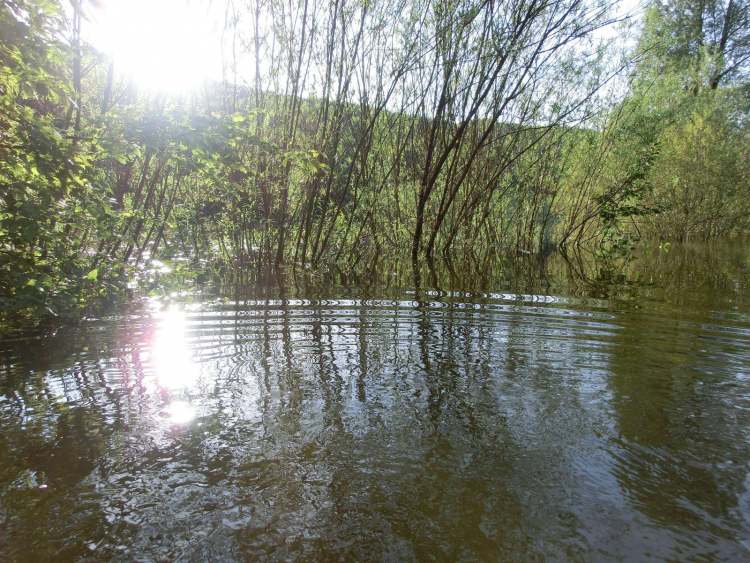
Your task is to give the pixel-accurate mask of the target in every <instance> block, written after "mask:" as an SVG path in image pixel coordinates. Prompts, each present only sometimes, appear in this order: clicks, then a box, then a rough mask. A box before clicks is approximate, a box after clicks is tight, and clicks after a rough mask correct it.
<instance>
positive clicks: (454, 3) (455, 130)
mask: <svg viewBox="0 0 750 563" xmlns="http://www.w3.org/2000/svg"><path fill="white" fill-rule="evenodd" d="M616 5H617V3H615V2H605V1H599V0H593V1H584V0H513V1H507V2H493V1H486V2H476V1H464V0H367V1H364V2H363V1H362V0H336V1H334V2H330V3H320V4H315V3H312V2H310V1H309V0H299V1H295V2H287V3H284V2H279V1H276V0H248V1H246V2H242V3H240V4H237V3H231V2H227V3H226V5H225V6H224V10H225V11H226V18H225V29H224V30H223V37H224V38H225V39H224V41H227V42H228V45H232V46H233V49H232V50H230V51H231V53H232V54H231V56H229V57H228V60H227V61H226V64H225V68H226V69H227V72H226V76H225V79H224V80H223V81H221V82H214V83H210V84H206V85H205V86H204V87H203V88H202V89H200V90H196V91H195V92H192V93H190V94H187V93H186V94H184V95H181V96H172V97H169V96H163V95H147V94H144V93H142V92H139V91H138V89H137V88H136V86H135V85H134V84H133V83H131V82H129V81H128V80H126V79H124V78H122V77H120V76H119V75H118V73H117V69H116V68H115V67H114V65H113V62H112V60H110V59H108V58H107V57H105V56H103V55H102V54H101V53H99V52H97V51H96V50H95V49H94V48H93V47H92V46H90V45H88V44H87V43H86V42H85V41H84V34H83V33H82V29H83V28H84V27H85V26H86V25H87V23H88V19H87V13H88V11H89V10H91V9H93V7H92V6H93V5H92V4H90V3H89V2H86V1H84V0H72V1H71V2H63V1H61V0H0V31H1V34H0V36H1V38H2V40H1V41H0V332H2V330H3V329H5V328H7V327H10V326H14V327H16V326H24V327H28V328H33V327H34V326H37V325H38V324H39V323H42V322H44V321H46V320H49V319H50V318H54V319H58V320H74V319H77V318H80V317H81V316H82V315H84V314H87V313H88V312H90V311H93V310H95V309H96V308H97V307H101V306H103V305H106V304H107V303H110V304H111V303H114V302H118V301H122V300H124V299H127V296H128V295H129V293H130V292H131V291H132V290H133V288H134V287H135V286H136V285H137V284H138V283H139V280H140V279H142V278H144V277H146V274H144V272H154V271H158V269H159V267H160V266H159V264H161V263H162V262H164V263H169V264H171V265H172V267H173V268H174V267H175V265H177V267H179V268H181V269H183V270H184V271H185V272H190V275H191V276H192V277H196V276H198V277H200V276H206V275H208V274H207V272H248V276H249V277H248V278H247V279H248V280H249V279H251V278H252V277H253V276H255V277H257V276H260V275H261V274H262V275H267V274H268V273H271V274H272V275H280V274H281V273H283V272H287V271H291V272H313V273H314V272H321V271H328V270H337V271H339V272H344V273H346V275H347V276H348V277H350V278H351V279H357V278H358V277H360V278H361V277H362V276H367V275H369V272H372V271H374V270H376V269H377V268H380V267H382V266H383V265H386V266H385V269H387V265H388V264H393V263H396V262H397V261H399V259H402V261H405V262H407V263H409V264H410V266H411V267H412V268H413V269H414V271H415V272H419V271H420V269H422V268H423V267H424V268H427V267H429V268H432V265H433V263H435V262H442V261H446V260H447V261H449V262H452V263H454V264H460V263H461V261H462V260H465V259H467V257H469V258H470V259H471V261H472V262H473V263H474V264H480V265H481V264H485V265H486V264H489V262H490V261H491V260H493V259H494V258H497V257H508V256H514V255H521V256H526V255H533V256H537V255H538V256H543V255H547V254H549V253H551V252H555V251H557V250H560V249H562V250H563V251H565V252H568V253H574V252H575V249H577V248H585V249H586V252H588V253H590V254H591V255H592V256H597V257H600V258H601V259H602V260H616V259H620V258H622V259H626V257H627V256H628V255H629V254H630V253H631V252H632V250H633V248H634V247H635V245H636V244H638V242H639V241H652V242H653V241H656V242H657V243H658V242H659V241H663V242H664V244H670V243H671V242H696V241H710V240H714V239H718V238H726V237H734V236H742V235H743V234H745V233H747V231H748V229H750V127H749V126H748V124H749V121H748V117H749V116H750V82H749V81H748V77H749V74H748V72H749V71H750V1H748V0H729V1H721V0H701V1H700V2H699V1H697V0H664V1H655V2H649V3H647V5H646V6H645V12H644V14H643V17H642V19H641V20H640V21H639V22H638V24H637V29H636V30H633V29H632V28H633V25H634V24H633V22H630V21H629V20H628V18H620V17H618V16H617V15H616V13H615V12H616ZM618 19H619V20H623V21H618ZM605 29H608V30H614V31H615V36H614V38H613V36H612V35H611V34H604V33H602V30H605ZM633 31H635V32H637V37H638V39H637V41H636V42H635V43H634V44H630V43H628V41H626V39H625V37H626V34H627V33H630V32H633ZM134 40H136V39H135V38H134ZM155 56H158V53H155ZM243 69H251V71H250V72H249V73H246V74H247V76H245V77H244V78H243V77H241V74H242V73H241V72H240V71H241V70H243Z"/></svg>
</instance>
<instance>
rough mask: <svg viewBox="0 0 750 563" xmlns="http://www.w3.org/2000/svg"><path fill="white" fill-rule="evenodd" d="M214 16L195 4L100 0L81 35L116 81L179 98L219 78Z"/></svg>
mask: <svg viewBox="0 0 750 563" xmlns="http://www.w3.org/2000/svg"><path fill="white" fill-rule="evenodd" d="M214 15H215V14H214V13H213V10H212V8H211V4H210V3H209V2H204V1H198V0H193V1H189V0H103V1H101V2H97V3H96V5H95V7H94V8H93V9H92V10H91V12H90V13H89V17H88V21H87V22H85V23H84V35H85V36H86V37H87V39H88V41H89V42H90V43H91V44H92V45H94V47H96V48H97V49H99V50H100V51H102V52H104V53H105V54H107V55H109V56H111V57H112V58H113V60H114V65H115V69H116V72H117V74H118V75H119V76H125V77H128V78H129V79H131V80H132V81H133V82H134V83H135V84H136V85H137V86H138V87H139V88H141V89H143V90H145V91H148V92H151V93H170V94H180V93H186V92H189V91H191V90H194V89H196V88H198V87H199V86H200V85H202V84H203V83H204V82H206V81H207V80H215V79H219V78H220V77H221V49H220V42H219V37H220V33H219V32H218V30H217V24H216V21H217V20H216V18H215V17H214ZM86 26H88V29H87V30H86Z"/></svg>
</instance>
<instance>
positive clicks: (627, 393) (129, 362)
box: [0, 245, 750, 561]
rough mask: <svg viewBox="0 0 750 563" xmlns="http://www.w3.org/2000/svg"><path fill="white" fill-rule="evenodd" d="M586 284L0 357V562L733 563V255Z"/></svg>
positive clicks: (223, 306) (209, 326) (370, 292)
mask: <svg viewBox="0 0 750 563" xmlns="http://www.w3.org/2000/svg"><path fill="white" fill-rule="evenodd" d="M535 268H536V266H534V267H533V268H531V271H534V272H536V269H535ZM584 269H585V268H584ZM493 272H494V271H493ZM571 272H573V273H571ZM576 272H577V273H576ZM593 272H594V273H593V274H592V275H586V274H585V272H583V271H578V268H577V267H576V266H575V264H572V265H571V264H568V266H566V268H562V269H560V268H557V267H555V266H554V265H553V266H546V265H543V266H540V267H539V271H538V272H537V274H538V275H537V274H534V275H530V277H529V278H528V279H524V278H523V276H521V275H519V274H518V272H511V274H508V276H510V277H508V276H505V277H503V275H502V273H501V274H499V275H496V274H495V273H493V274H492V275H491V276H489V278H488V279H484V280H483V281H482V283H481V285H482V286H483V287H482V288H481V289H476V287H475V286H476V284H472V283H471V282H462V281H461V280H458V281H456V280H455V279H454V278H452V277H451V276H448V282H446V284H447V285H441V280H437V282H436V281H435V280H433V282H432V283H433V285H432V286H429V285H428V286H427V287H420V288H416V287H413V286H409V285H408V284H406V283H401V282H398V283H396V282H393V283H392V284H390V285H389V287H387V288H385V287H384V288H381V289H376V288H368V289H367V291H365V290H363V289H362V288H361V287H360V288H351V287H348V288H347V287H337V286H335V285H331V286H328V287H326V288H325V289H320V288H318V289H317V290H311V289H295V290H288V289H279V288H275V289H264V290H262V291H261V290H259V289H257V290H256V289H255V288H252V287H250V288H244V291H243V292H242V295H241V296H233V297H231V298H230V297H223V298H222V297H216V296H204V297H198V296H195V295H193V296H189V297H182V298H176V299H159V300H152V301H150V302H149V303H148V304H147V305H146V306H144V307H141V308H137V309H134V310H133V311H131V312H129V313H128V314H123V315H120V316H115V317H112V318H105V319H96V320H89V321H86V322H84V323H82V324H81V326H79V327H68V328H62V329H60V330H59V331H58V332H57V333H56V334H55V335H53V336H47V337H44V338H39V337H31V336H29V337H26V336H19V337H16V338H13V339H8V340H6V341H5V342H4V343H3V344H2V346H0V559H4V560H19V561H20V560H39V559H53V558H54V559H73V560H75V559H84V560H85V559H89V560H103V559H104V560H107V559H114V560H133V559H139V560H151V559H156V560H175V559H177V560H207V559H212V560H218V559H222V560H226V559H237V560H246V559H253V560H255V559H307V560H310V559H343V560H353V559H358V560H359V559H361V560H381V559H391V560H393V559H398V560H433V559H434V560H497V559H541V558H553V559H569V558H573V559H580V558H587V559H617V560H619V559H638V560H640V559H647V558H654V559H665V558H669V559H681V560H691V559H716V560H721V559H723V560H737V559H747V558H750V287H749V286H748V283H749V282H748V279H749V278H750V251H748V250H747V247H746V246H742V245H740V246H736V245H735V246H731V247H727V248H721V249H719V250H716V249H715V248H714V249H711V248H708V249H706V248H698V249H694V248H692V249H691V248H686V249H683V248H679V249H676V248H675V249H671V250H670V251H669V252H665V251H663V250H662V251H659V250H654V251H653V252H651V253H649V254H644V255H643V256H641V257H640V258H639V259H637V260H636V261H635V262H633V263H631V264H629V265H627V266H624V267H623V269H622V271H620V272H619V273H616V274H617V275H614V276H613V275H612V272H611V270H608V269H601V268H600V269H598V270H597V269H596V268H594V270H593ZM462 283H463V284H464V288H462Z"/></svg>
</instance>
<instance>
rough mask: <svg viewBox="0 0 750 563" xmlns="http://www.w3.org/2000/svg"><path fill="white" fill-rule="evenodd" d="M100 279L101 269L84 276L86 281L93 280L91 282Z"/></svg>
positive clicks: (95, 269)
mask: <svg viewBox="0 0 750 563" xmlns="http://www.w3.org/2000/svg"><path fill="white" fill-rule="evenodd" d="M98 278H99V269H98V268H94V269H93V270H91V271H90V272H89V273H88V274H86V275H85V276H84V279H86V280H91V281H96V280H97V279H98Z"/></svg>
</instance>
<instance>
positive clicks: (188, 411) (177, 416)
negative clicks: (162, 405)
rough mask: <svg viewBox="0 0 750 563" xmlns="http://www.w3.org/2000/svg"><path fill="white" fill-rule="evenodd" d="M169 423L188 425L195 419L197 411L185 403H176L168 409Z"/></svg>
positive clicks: (171, 404)
mask: <svg viewBox="0 0 750 563" xmlns="http://www.w3.org/2000/svg"><path fill="white" fill-rule="evenodd" d="M166 412H167V414H168V415H169V421H170V422H172V423H173V424H187V423H188V422H190V421H191V420H193V419H194V418H195V409H194V408H193V406H192V405H191V404H190V403H188V402H185V401H174V402H172V403H170V405H169V406H168V407H167V411H166Z"/></svg>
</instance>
